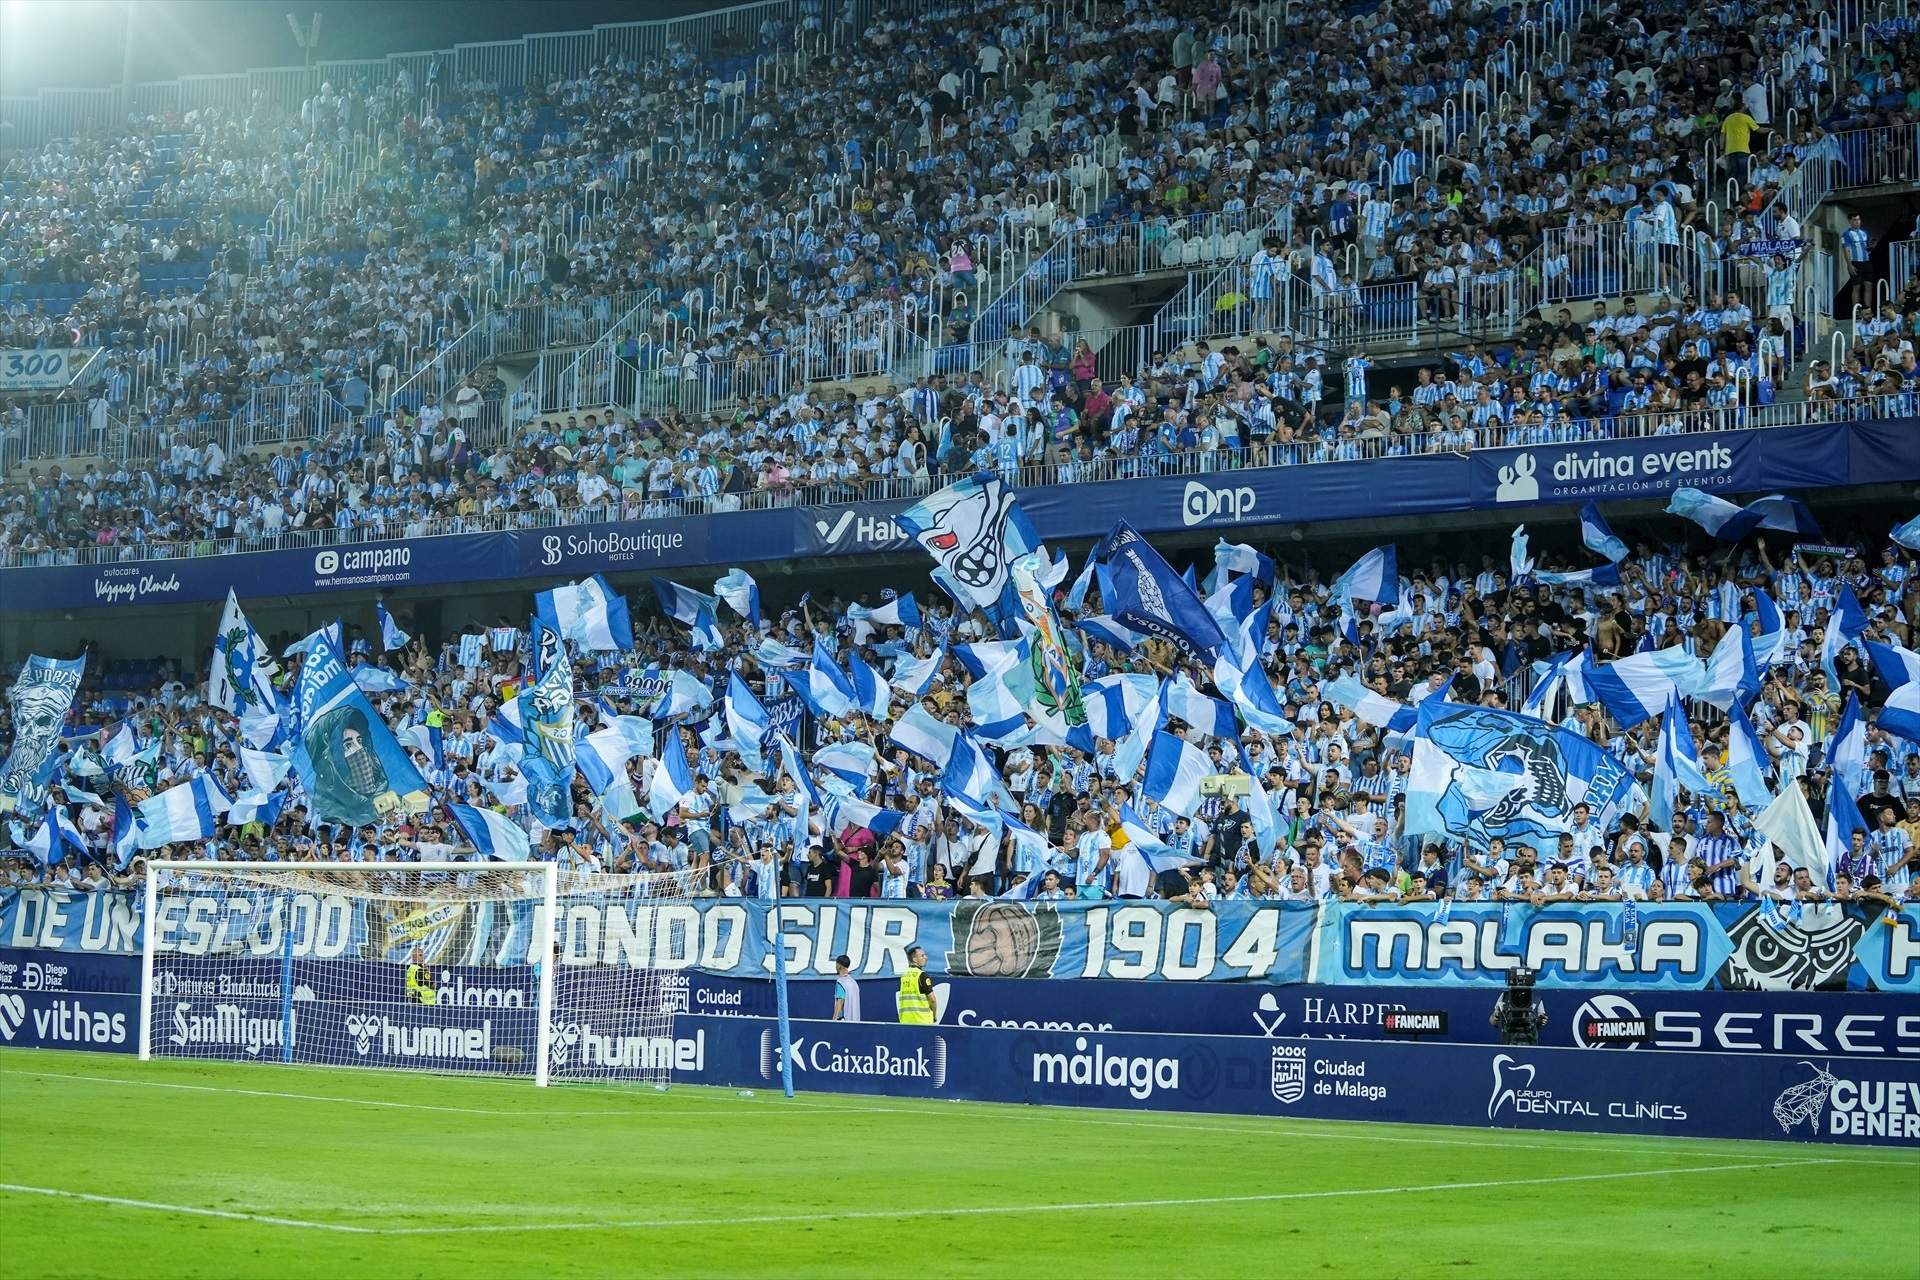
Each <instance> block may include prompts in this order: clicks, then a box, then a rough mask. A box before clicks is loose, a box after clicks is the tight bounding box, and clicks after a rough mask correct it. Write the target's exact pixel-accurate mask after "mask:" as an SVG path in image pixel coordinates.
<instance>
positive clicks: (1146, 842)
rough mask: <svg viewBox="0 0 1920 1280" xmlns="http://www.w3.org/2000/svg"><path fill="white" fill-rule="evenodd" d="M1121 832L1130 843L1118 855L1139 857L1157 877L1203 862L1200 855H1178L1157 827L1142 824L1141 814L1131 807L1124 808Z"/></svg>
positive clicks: (1118, 850) (1125, 806) (1121, 812)
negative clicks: (1166, 872) (1158, 833)
mask: <svg viewBox="0 0 1920 1280" xmlns="http://www.w3.org/2000/svg"><path fill="white" fill-rule="evenodd" d="M1120 831H1121V834H1123V835H1125V836H1126V838H1127V842H1126V844H1124V845H1116V847H1115V849H1114V854H1115V856H1116V857H1117V858H1118V857H1131V858H1138V859H1139V860H1140V861H1142V862H1144V863H1146V864H1147V869H1148V870H1149V871H1151V872H1153V873H1154V874H1155V875H1159V874H1160V873H1162V872H1165V871H1173V870H1176V869H1178V868H1180V867H1186V866H1192V865H1193V864H1194V863H1196V862H1198V861H1200V858H1199V855H1198V854H1197V853H1194V854H1180V853H1177V852H1175V851H1174V848H1173V846H1171V845H1169V844H1168V843H1167V842H1166V841H1164V840H1162V839H1161V838H1160V837H1159V836H1157V835H1155V834H1154V832H1153V828H1151V827H1149V826H1148V825H1147V824H1146V823H1145V822H1143V821H1141V819H1140V815H1139V814H1137V813H1135V812H1134V811H1133V807H1132V806H1131V805H1125V804H1123V805H1121V806H1120Z"/></svg>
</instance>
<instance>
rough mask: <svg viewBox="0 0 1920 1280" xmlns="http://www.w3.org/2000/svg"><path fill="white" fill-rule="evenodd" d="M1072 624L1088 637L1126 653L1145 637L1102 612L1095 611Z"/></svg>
mask: <svg viewBox="0 0 1920 1280" xmlns="http://www.w3.org/2000/svg"><path fill="white" fill-rule="evenodd" d="M1073 625H1074V627H1075V628H1076V629H1077V630H1079V631H1082V632H1084V633H1085V634H1086V635H1087V636H1088V638H1090V639H1093V640H1097V641H1099V642H1100V643H1101V644H1104V645H1107V646H1108V647H1109V648H1111V649H1112V650H1113V651H1114V652H1115V653H1126V652H1127V651H1129V650H1130V649H1132V648H1133V646H1135V645H1137V644H1139V643H1140V642H1141V641H1142V640H1145V639H1146V638H1147V637H1146V636H1145V635H1143V634H1141V633H1140V632H1138V631H1135V630H1134V629H1133V628H1132V627H1123V626H1121V625H1120V624H1119V623H1118V622H1115V621H1114V620H1113V618H1112V617H1111V616H1109V615H1107V614H1104V613H1096V614H1094V615H1093V616H1092V617H1089V618H1082V619H1080V620H1079V621H1078V622H1076V623H1074V624H1073Z"/></svg>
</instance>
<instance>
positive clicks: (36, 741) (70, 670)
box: [0, 654, 87, 813]
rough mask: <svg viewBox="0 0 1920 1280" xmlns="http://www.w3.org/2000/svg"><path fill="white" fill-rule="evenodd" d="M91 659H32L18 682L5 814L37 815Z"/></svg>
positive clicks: (4, 784) (2, 786)
mask: <svg viewBox="0 0 1920 1280" xmlns="http://www.w3.org/2000/svg"><path fill="white" fill-rule="evenodd" d="M86 670H87V658H86V655H85V654H82V655H81V656H79V657H78V658H43V657H41V656H40V655H39V654H33V655H30V656H29V657H28V658H27V660H26V663H25V664H24V665H22V666H21V668H20V678H19V679H18V680H15V681H14V682H13V691H12V692H11V693H10V694H9V695H8V700H9V701H10V702H12V703H13V735H14V736H13V749H12V750H11V751H9V752H8V753H7V759H6V763H5V764H0V813H7V812H11V811H13V810H16V809H17V810H19V811H21V812H23V813H38V812H39V811H40V809H41V808H42V807H43V806H44V804H45V802H46V798H47V785H48V784H49V783H50V782H51V781H52V779H51V778H50V777H49V776H47V775H48V766H49V764H50V763H51V762H52V761H53V759H54V749H55V748H56V747H58V746H59V745H60V726H61V725H62V724H64V723H66V719H67V711H68V709H69V708H71V707H72V706H73V695H74V694H75V693H77V692H79V689H80V678H81V677H82V676H83V675H85V674H86Z"/></svg>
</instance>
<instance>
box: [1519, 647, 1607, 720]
mask: <svg viewBox="0 0 1920 1280" xmlns="http://www.w3.org/2000/svg"><path fill="white" fill-rule="evenodd" d="M1590 662H1591V659H1590V658H1589V655H1588V654H1587V651H1586V650H1585V649H1570V650H1568V651H1567V652H1566V653H1556V654H1554V655H1553V656H1552V657H1551V658H1548V659H1547V660H1546V661H1544V662H1536V663H1534V664H1533V677H1534V678H1533V692H1531V693H1529V694H1528V695H1527V700H1526V702H1525V703H1524V704H1522V705H1521V708H1520V709H1521V710H1522V711H1524V712H1526V713H1527V714H1528V715H1530V716H1537V715H1544V714H1546V711H1547V709H1548V708H1550V707H1551V706H1552V704H1553V699H1554V698H1555V696H1556V695H1558V694H1559V693H1560V691H1561V690H1562V689H1565V690H1566V691H1567V696H1568V697H1570V698H1572V699H1573V700H1574V701H1575V702H1585V701H1586V700H1587V693H1586V690H1587V680H1586V670H1587V667H1588V666H1589V665H1590Z"/></svg>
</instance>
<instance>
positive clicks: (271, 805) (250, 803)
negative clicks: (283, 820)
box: [227, 791, 287, 827]
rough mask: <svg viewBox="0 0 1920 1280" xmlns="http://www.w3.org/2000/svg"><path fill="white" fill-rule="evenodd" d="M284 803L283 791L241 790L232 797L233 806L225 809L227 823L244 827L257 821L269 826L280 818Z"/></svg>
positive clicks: (285, 798) (285, 795) (284, 793)
mask: <svg viewBox="0 0 1920 1280" xmlns="http://www.w3.org/2000/svg"><path fill="white" fill-rule="evenodd" d="M286 804H287V793H286V792H284V791H272V792H268V791H243V792H241V793H240V794H239V795H237V796H235V797H234V798H233V807H232V808H231V809H228V810H227V825H228V826H230V827H244V826H246V825H247V824H248V823H250V822H258V823H260V824H261V825H262V826H268V827H270V826H272V825H273V824H274V823H276V822H278V821H279V820H280V811H281V810H282V809H284V808H285V807H286Z"/></svg>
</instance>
